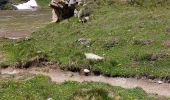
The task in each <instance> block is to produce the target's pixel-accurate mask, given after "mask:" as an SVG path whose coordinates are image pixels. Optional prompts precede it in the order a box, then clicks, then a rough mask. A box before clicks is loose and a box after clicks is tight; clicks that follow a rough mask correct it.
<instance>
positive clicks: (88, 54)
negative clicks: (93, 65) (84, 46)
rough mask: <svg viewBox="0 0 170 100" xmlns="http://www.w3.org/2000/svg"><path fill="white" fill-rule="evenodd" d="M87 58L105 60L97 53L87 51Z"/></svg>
mask: <svg viewBox="0 0 170 100" xmlns="http://www.w3.org/2000/svg"><path fill="white" fill-rule="evenodd" d="M85 56H86V59H91V60H103V59H104V58H103V57H100V56H98V55H96V54H93V53H85Z"/></svg>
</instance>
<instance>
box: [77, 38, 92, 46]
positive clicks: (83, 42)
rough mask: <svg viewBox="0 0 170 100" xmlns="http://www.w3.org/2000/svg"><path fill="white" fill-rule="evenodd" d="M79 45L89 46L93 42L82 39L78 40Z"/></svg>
mask: <svg viewBox="0 0 170 100" xmlns="http://www.w3.org/2000/svg"><path fill="white" fill-rule="evenodd" d="M78 43H79V44H81V45H89V44H90V43H91V40H90V39H86V38H80V39H78Z"/></svg>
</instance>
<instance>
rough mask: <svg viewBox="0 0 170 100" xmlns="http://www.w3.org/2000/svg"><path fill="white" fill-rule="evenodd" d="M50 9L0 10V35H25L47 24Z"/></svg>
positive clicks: (49, 17) (49, 18)
mask: <svg viewBox="0 0 170 100" xmlns="http://www.w3.org/2000/svg"><path fill="white" fill-rule="evenodd" d="M50 20H51V11H50V9H43V10H37V11H17V10H0V37H6V38H8V37H26V36H29V35H30V34H31V33H32V32H34V31H36V30H38V29H39V28H41V27H44V26H45V25H47V24H48V23H49V22H50Z"/></svg>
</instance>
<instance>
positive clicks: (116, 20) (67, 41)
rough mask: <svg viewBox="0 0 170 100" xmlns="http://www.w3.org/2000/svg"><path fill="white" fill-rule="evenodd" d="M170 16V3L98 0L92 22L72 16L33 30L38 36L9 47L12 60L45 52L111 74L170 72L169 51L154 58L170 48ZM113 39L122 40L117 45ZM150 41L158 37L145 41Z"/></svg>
mask: <svg viewBox="0 0 170 100" xmlns="http://www.w3.org/2000/svg"><path fill="white" fill-rule="evenodd" d="M100 3H101V2H100ZM169 16H170V12H169V7H168V6H166V7H158V8H154V9H153V8H150V9H145V8H139V7H132V6H126V5H110V6H108V5H107V4H106V3H105V2H102V3H101V5H100V4H99V3H98V5H95V7H94V8H93V19H92V20H91V21H89V22H88V23H85V24H82V23H79V22H78V20H77V18H70V19H69V20H65V21H63V22H61V23H58V24H50V25H48V26H47V27H45V28H43V29H41V30H40V31H37V32H35V33H33V36H32V37H33V38H32V40H29V41H24V42H18V43H14V44H11V45H8V46H5V48H4V50H5V52H6V55H7V62H6V63H15V62H17V61H27V60H28V59H30V58H31V57H33V56H35V55H37V52H39V51H41V52H42V54H43V55H46V56H47V57H48V58H49V59H50V60H54V61H58V62H60V63H61V67H62V68H66V69H68V68H72V69H73V68H90V69H91V70H93V71H100V72H102V73H104V74H111V75H131V76H133V75H153V76H160V77H162V76H170V74H169V73H170V66H169V65H170V62H169V60H170V57H169V56H165V57H158V59H156V60H154V61H151V60H150V58H151V56H152V55H153V54H156V55H157V54H158V55H157V56H159V53H160V52H161V54H162V55H166V54H168V53H170V51H169V49H168V48H165V47H164V46H163V45H162V44H163V43H164V41H166V40H169V39H170V38H169V36H170V33H168V32H166V28H169V27H170V19H169ZM79 38H88V39H91V40H92V42H91V44H90V47H87V46H83V45H80V44H78V43H77V42H76V41H77V40H78V39H79ZM112 38H116V39H117V40H118V43H117V44H113V42H112V41H113V39H112ZM145 40H151V41H153V42H152V43H151V44H149V45H143V43H144V41H145ZM141 41H142V42H141ZM86 52H91V53H95V54H97V55H100V56H104V57H105V60H104V61H102V62H93V61H88V60H86V59H85V57H84V53H86Z"/></svg>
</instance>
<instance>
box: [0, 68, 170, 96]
mask: <svg viewBox="0 0 170 100" xmlns="http://www.w3.org/2000/svg"><path fill="white" fill-rule="evenodd" d="M0 73H1V74H0V80H11V79H12V80H25V79H26V80H27V79H30V78H32V77H33V76H34V75H37V74H42V75H45V76H48V77H50V78H51V80H52V81H53V82H57V83H62V82H64V81H78V82H83V81H88V82H91V81H93V82H103V83H108V84H111V85H112V86H121V87H123V88H135V87H140V88H142V89H143V90H145V91H146V92H147V93H148V94H152V95H154V96H156V95H159V96H165V97H170V84H168V83H162V84H159V83H158V82H157V81H153V80H148V79H136V78H121V77H115V78H114V77H105V76H102V75H99V76H95V75H90V76H85V75H82V74H80V73H75V72H70V71H63V70H60V69H59V68H51V67H43V68H37V67H32V68H29V69H15V68H7V69H1V70H0Z"/></svg>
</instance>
